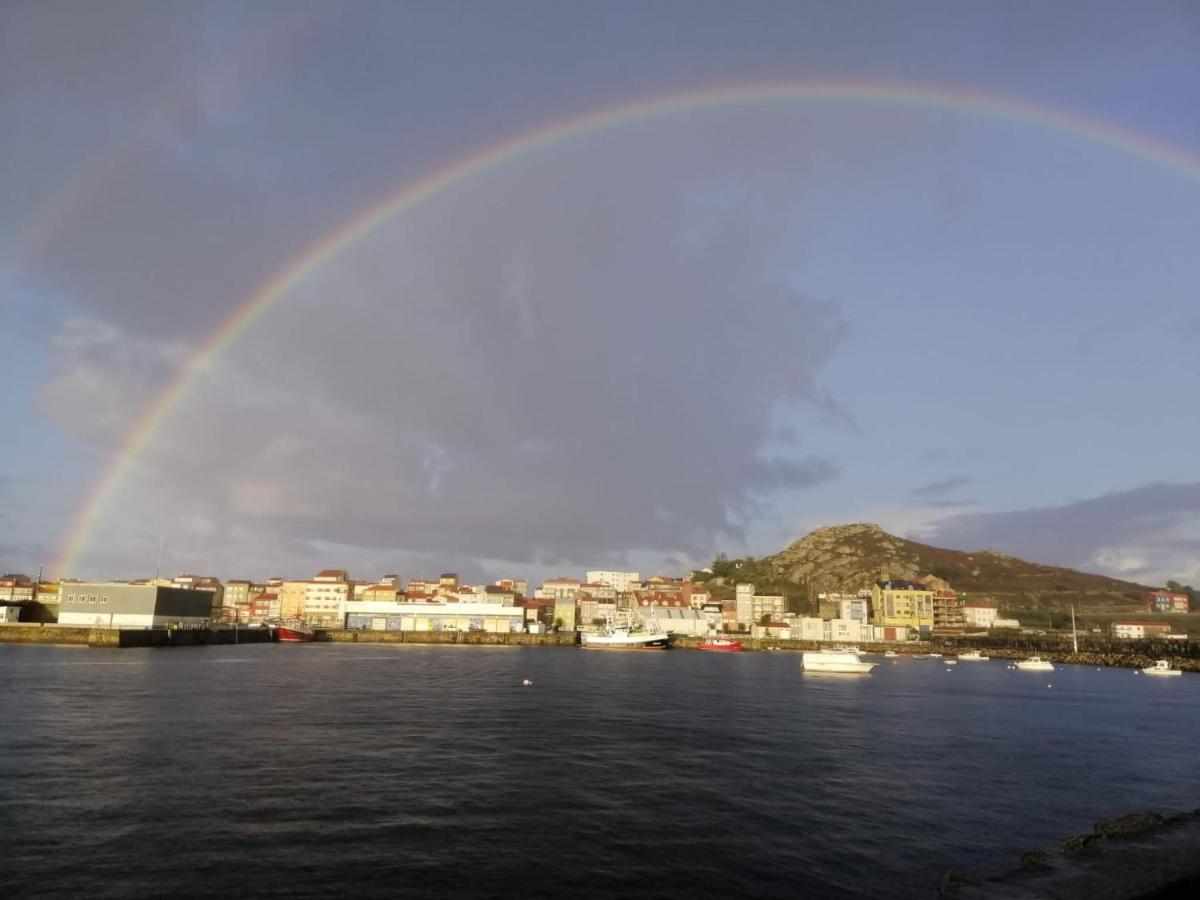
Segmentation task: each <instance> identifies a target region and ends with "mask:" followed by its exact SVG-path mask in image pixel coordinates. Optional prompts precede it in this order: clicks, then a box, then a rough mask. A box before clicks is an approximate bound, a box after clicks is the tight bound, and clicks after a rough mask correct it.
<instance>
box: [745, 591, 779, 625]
mask: <svg viewBox="0 0 1200 900" xmlns="http://www.w3.org/2000/svg"><path fill="white" fill-rule="evenodd" d="M750 607H751V619H750V621H752V622H759V621H762V617H763V616H770V617H771V618H772V619H777V618H779V617H780V616H782V615H783V614H784V613H786V612H787V600H786V599H784V596H783V594H755V595H754V597H753V598H752V599H751V601H750Z"/></svg>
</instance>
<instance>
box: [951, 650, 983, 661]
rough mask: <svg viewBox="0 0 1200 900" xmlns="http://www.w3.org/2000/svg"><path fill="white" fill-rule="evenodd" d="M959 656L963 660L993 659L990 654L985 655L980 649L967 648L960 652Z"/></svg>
mask: <svg viewBox="0 0 1200 900" xmlns="http://www.w3.org/2000/svg"><path fill="white" fill-rule="evenodd" d="M958 658H959V659H961V660H962V661H963V662H987V661H988V660H989V659H991V657H990V656H984V655H983V654H982V653H980V652H979V651H978V650H966V651H964V652H962V653H960V654H958Z"/></svg>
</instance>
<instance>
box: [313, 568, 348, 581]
mask: <svg viewBox="0 0 1200 900" xmlns="http://www.w3.org/2000/svg"><path fill="white" fill-rule="evenodd" d="M347 580H348V579H347V577H346V570H345V569H322V570H321V571H320V572H318V573H317V577H316V578H314V579H313V581H324V582H328V581H347Z"/></svg>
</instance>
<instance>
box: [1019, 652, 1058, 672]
mask: <svg viewBox="0 0 1200 900" xmlns="http://www.w3.org/2000/svg"><path fill="white" fill-rule="evenodd" d="M1017 668H1018V669H1021V670H1022V671H1024V672H1053V671H1054V666H1053V665H1051V663H1050V661H1049V660H1045V659H1042V658H1041V657H1040V656H1031V657H1029V659H1022V660H1020V661H1019V662H1018V663H1017Z"/></svg>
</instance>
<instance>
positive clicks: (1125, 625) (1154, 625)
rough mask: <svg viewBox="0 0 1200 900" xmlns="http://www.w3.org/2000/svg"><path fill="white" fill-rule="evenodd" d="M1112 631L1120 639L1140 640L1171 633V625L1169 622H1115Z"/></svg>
mask: <svg viewBox="0 0 1200 900" xmlns="http://www.w3.org/2000/svg"><path fill="white" fill-rule="evenodd" d="M1111 631H1112V636H1113V637H1114V638H1117V639H1119V640H1140V639H1142V638H1148V637H1160V636H1162V635H1167V634H1170V633H1171V625H1170V624H1169V623H1168V622H1131V621H1124V622H1113V623H1112V629H1111Z"/></svg>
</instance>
